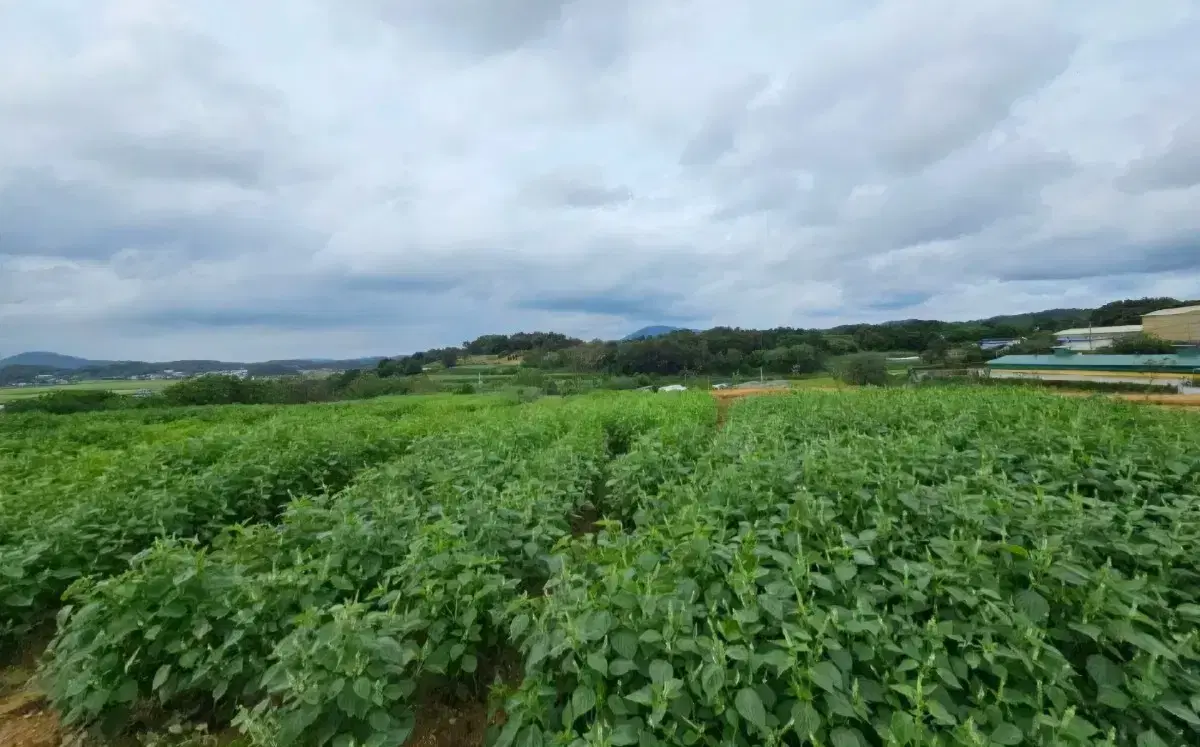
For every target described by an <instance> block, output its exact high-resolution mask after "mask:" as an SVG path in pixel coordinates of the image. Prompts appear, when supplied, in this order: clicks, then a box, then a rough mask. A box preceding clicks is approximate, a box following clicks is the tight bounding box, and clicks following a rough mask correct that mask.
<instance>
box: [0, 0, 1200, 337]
mask: <svg viewBox="0 0 1200 747" xmlns="http://www.w3.org/2000/svg"><path fill="white" fill-rule="evenodd" d="M10 6H11V7H8V6H6V17H5V23H4V24H2V25H0V327H2V328H3V329H4V332H5V341H4V344H5V345H6V347H7V346H13V345H15V346H18V347H33V348H45V347H50V348H55V347H58V348H62V349H64V351H66V352H78V353H81V354H86V355H91V356H93V357H110V358H112V357H144V356H161V357H213V358H227V359H238V358H244V357H246V355H247V353H248V352H249V353H253V354H254V355H261V356H262V357H273V358H282V357H304V356H312V355H329V356H331V357H335V356H336V357H349V356H352V355H356V354H371V353H378V352H388V351H396V350H405V349H414V348H417V347H420V346H433V345H440V344H446V343H449V342H454V341H457V340H461V339H463V338H464V337H471V336H473V335H476V334H482V333H487V332H495V331H515V330H518V329H522V328H524V329H531V328H541V329H547V328H550V329H560V330H561V331H563V332H568V333H571V334H575V335H577V336H581V337H588V338H590V337H593V336H606V337H619V336H621V335H623V334H625V333H626V332H628V331H629V328H630V327H632V326H635V325H636V326H641V325H643V324H648V323H656V322H657V323H674V324H680V325H685V326H690V327H697V326H704V325H705V324H730V325H742V326H758V325H761V326H776V325H784V324H793V325H801V326H803V325H818V324H819V325H822V326H825V325H832V324H837V323H840V322H847V321H854V320H860V319H868V318H869V319H876V320H883V319H887V318H889V317H894V316H904V315H908V314H907V313H906V310H907V309H909V308H910V307H913V306H919V307H920V309H921V311H920V314H921V315H922V316H955V317H957V318H962V317H964V316H966V317H970V316H987V315H991V314H996V313H1002V312H1010V311H1021V310H1027V308H1026V305H1027V304H1033V305H1034V308H1036V306H1038V305H1046V306H1059V305H1063V304H1066V303H1069V304H1075V305H1085V304H1088V303H1102V302H1104V301H1106V300H1109V296H1111V295H1112V294H1120V295H1164V294H1168V295H1177V296H1187V297H1197V296H1200V246H1197V237H1198V236H1200V219H1198V218H1197V217H1196V215H1197V214H1196V212H1195V210H1194V205H1195V204H1197V203H1198V201H1200V186H1197V183H1198V182H1200V160H1198V159H1200V130H1197V126H1198V125H1197V123H1200V102H1198V101H1197V100H1196V98H1195V95H1194V91H1192V90H1191V88H1192V87H1194V81H1195V80H1196V79H1197V78H1200V55H1198V54H1197V52H1196V49H1197V46H1196V45H1195V44H1194V43H1192V41H1191V36H1192V35H1194V34H1192V32H1193V31H1194V29H1195V28H1197V27H1200V26H1197V24H1198V23H1200V14H1197V13H1192V14H1191V15H1187V17H1184V16H1185V15H1186V14H1183V13H1179V14H1173V11H1171V9H1170V8H1168V7H1166V5H1165V4H1163V5H1149V6H1146V7H1145V8H1138V9H1137V10H1136V12H1135V11H1134V10H1131V9H1129V8H1125V7H1120V6H1118V5H1113V6H1111V7H1109V6H1105V8H1103V9H1097V10H1096V12H1094V13H1091V12H1089V13H1087V14H1081V13H1078V12H1075V11H1074V10H1072V9H1070V8H1060V7H1059V6H1057V5H1054V4H1047V3H1042V2H1038V1H1037V0H1016V2H1001V1H1000V0H979V2H972V3H961V2H953V0H897V1H896V2H889V3H878V2H853V3H840V4H835V5H831V6H819V7H818V6H808V5H804V4H797V3H793V2H784V1H783V0H764V2H761V3H750V4H740V5H739V4H730V3H726V2H719V0H695V2H691V3H686V4H683V5H680V4H679V3H676V2H673V1H672V0H644V1H643V2H629V1H628V0H573V1H570V2H568V0H530V1H529V2H520V3H515V4H507V5H506V4H503V3H496V2H485V1H484V0H421V1H420V2H410V3H392V2H387V3H385V2H382V1H381V0H351V2H348V3H345V4H337V3H334V4H332V5H331V4H329V3H324V2H319V1H318V0H262V2H261V3H253V4H249V5H247V4H244V3H243V4H238V3H234V2H232V0H211V2H206V3H192V4H167V3H142V2H128V0H99V1H98V2H96V3H87V4H83V5H79V4H77V3H70V2H66V0H46V1H45V2H44V3H36V4H10ZM1181 7H1182V6H1181ZM1181 123H1182V124H1181ZM168 350H169V351H171V352H170V353H169V354H168V353H166V352H164V351H168ZM139 351H140V352H139Z"/></svg>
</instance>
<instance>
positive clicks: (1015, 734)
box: [988, 722, 1025, 746]
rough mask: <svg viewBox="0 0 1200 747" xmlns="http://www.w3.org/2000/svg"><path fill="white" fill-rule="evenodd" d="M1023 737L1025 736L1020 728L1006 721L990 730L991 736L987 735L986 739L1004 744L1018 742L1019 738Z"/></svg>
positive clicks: (1019, 741)
mask: <svg viewBox="0 0 1200 747" xmlns="http://www.w3.org/2000/svg"><path fill="white" fill-rule="evenodd" d="M1024 738H1025V737H1024V735H1022V734H1021V730H1020V729H1018V728H1017V727H1016V726H1014V725H1012V724H1010V723H1007V722H1005V723H1002V724H1000V725H999V726H997V727H996V728H995V729H994V730H992V734H991V736H989V737H988V739H990V740H991V741H993V742H995V743H996V744H1002V745H1006V746H1007V745H1013V744H1020V743H1021V740H1022V739H1024Z"/></svg>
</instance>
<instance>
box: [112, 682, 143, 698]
mask: <svg viewBox="0 0 1200 747" xmlns="http://www.w3.org/2000/svg"><path fill="white" fill-rule="evenodd" d="M137 696H138V684H137V681H136V680H125V681H124V682H122V683H121V686H120V687H118V688H117V692H116V693H115V695H114V696H113V699H114V700H116V701H117V702H118V703H132V702H133V701H135V700H137Z"/></svg>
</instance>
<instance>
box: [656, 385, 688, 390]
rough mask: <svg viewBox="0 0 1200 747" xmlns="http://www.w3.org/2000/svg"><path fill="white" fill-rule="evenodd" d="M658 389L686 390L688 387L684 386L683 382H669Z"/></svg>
mask: <svg viewBox="0 0 1200 747" xmlns="http://www.w3.org/2000/svg"><path fill="white" fill-rule="evenodd" d="M658 391H660V392H686V391H687V387H686V386H684V385H683V384H668V385H666V386H660V387H659V388H658Z"/></svg>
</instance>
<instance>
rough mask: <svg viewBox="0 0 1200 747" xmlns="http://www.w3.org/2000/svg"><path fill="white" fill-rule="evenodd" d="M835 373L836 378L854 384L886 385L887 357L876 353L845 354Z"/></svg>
mask: <svg viewBox="0 0 1200 747" xmlns="http://www.w3.org/2000/svg"><path fill="white" fill-rule="evenodd" d="M836 373H837V377H838V379H840V380H841V381H843V382H845V383H847V384H854V385H855V386H886V385H887V383H888V370H887V359H886V358H885V357H883V356H882V355H879V354H878V353H856V354H854V355H849V356H846V357H845V358H843V359H842V361H841V363H840V364H839V365H838V368H837V371H836Z"/></svg>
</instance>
